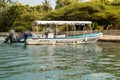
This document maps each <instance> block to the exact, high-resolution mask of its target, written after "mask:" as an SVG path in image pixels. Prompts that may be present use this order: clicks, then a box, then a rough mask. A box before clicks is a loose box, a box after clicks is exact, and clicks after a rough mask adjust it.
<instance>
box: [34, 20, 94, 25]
mask: <svg viewBox="0 0 120 80" xmlns="http://www.w3.org/2000/svg"><path fill="white" fill-rule="evenodd" d="M34 23H36V24H37V25H46V24H49V25H51V24H55V25H80V24H92V21H39V20H37V21H35V22H34Z"/></svg>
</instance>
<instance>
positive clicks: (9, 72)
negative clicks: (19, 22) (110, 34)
mask: <svg viewBox="0 0 120 80" xmlns="http://www.w3.org/2000/svg"><path fill="white" fill-rule="evenodd" d="M0 42H1V41H0ZM0 80H120V43H105V42H104V43H100V42H99V43H96V44H84V45H28V46H24V45H17V44H12V45H3V44H1V45H0Z"/></svg>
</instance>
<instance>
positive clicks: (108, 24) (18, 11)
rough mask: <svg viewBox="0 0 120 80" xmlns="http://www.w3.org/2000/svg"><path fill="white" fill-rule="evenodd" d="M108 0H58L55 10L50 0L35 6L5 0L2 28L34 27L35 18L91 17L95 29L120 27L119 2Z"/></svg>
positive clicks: (0, 7) (0, 11)
mask: <svg viewBox="0 0 120 80" xmlns="http://www.w3.org/2000/svg"><path fill="white" fill-rule="evenodd" d="M97 1H98V0H97ZM104 1H105V0H104ZM106 1H107V0H106ZM106 1H105V2H96V0H92V2H85V3H81V2H80V3H79V0H56V10H52V8H51V5H50V3H49V0H44V1H43V3H42V4H40V5H37V6H34V7H30V6H29V5H22V4H19V3H16V4H12V5H10V6H9V5H8V4H10V2H8V3H7V2H6V1H4V2H3V3H0V19H1V20H0V31H8V30H9V29H15V30H17V31H23V30H26V29H29V30H30V29H31V28H32V22H33V21H35V20H69V21H88V20H89V21H92V22H93V23H94V26H93V29H99V30H102V29H103V28H104V29H116V28H117V29H120V28H119V26H120V15H119V14H120V10H119V9H120V5H119V4H118V3H119V2H117V4H115V3H116V1H117V0H116V1H114V2H112V3H110V2H108V3H109V4H108V3H106ZM113 3H114V4H113ZM72 28H73V27H71V28H70V30H72ZM65 29H66V28H65V27H64V26H61V27H60V30H62V31H64V30H65ZM40 30H41V29H40Z"/></svg>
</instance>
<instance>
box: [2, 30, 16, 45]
mask: <svg viewBox="0 0 120 80" xmlns="http://www.w3.org/2000/svg"><path fill="white" fill-rule="evenodd" d="M8 41H10V43H13V42H15V30H13V29H12V30H10V32H9V35H8V37H7V38H6V39H5V41H4V43H7V42H8Z"/></svg>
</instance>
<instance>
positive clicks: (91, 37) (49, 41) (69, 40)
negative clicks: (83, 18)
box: [26, 33, 103, 45]
mask: <svg viewBox="0 0 120 80" xmlns="http://www.w3.org/2000/svg"><path fill="white" fill-rule="evenodd" d="M102 35H103V34H102V33H94V34H86V35H81V36H73V37H72V36H69V37H63V38H39V37H36V38H35V37H31V38H28V39H27V40H26V44H27V45H39V44H40V45H55V44H82V43H95V42H96V41H97V40H98V39H99V38H100V37H101V36H102Z"/></svg>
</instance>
